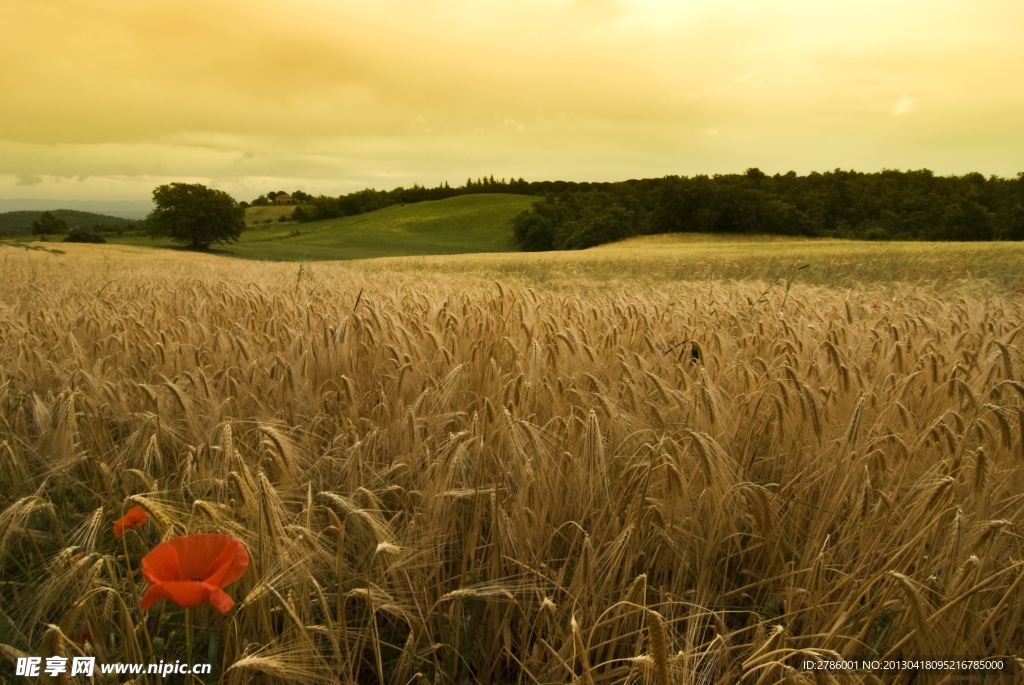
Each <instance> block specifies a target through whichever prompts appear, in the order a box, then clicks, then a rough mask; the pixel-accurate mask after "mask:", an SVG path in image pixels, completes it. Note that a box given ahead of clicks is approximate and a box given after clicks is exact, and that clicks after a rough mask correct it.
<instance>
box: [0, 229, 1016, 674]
mask: <svg viewBox="0 0 1024 685" xmlns="http://www.w3.org/2000/svg"><path fill="white" fill-rule="evenodd" d="M2 258H3V260H4V262H3V267H4V274H5V278H4V281H3V283H2V284H0V506H2V511H0V555H2V561H0V581H2V585H0V643H4V644H6V645H9V649H8V650H7V651H8V652H10V653H14V652H11V651H10V650H20V651H21V652H24V653H29V654H40V655H41V654H43V652H44V651H45V650H46V649H49V650H51V651H50V652H47V654H46V655H50V654H51V653H56V652H53V650H58V649H60V650H64V652H66V653H68V654H78V653H79V652H84V653H88V654H95V655H97V656H99V657H101V661H115V660H126V661H151V660H152V661H155V660H159V659H164V660H171V661H173V660H174V659H184V658H185V654H184V653H185V638H184V627H183V626H184V618H183V616H184V614H183V611H182V610H180V609H178V608H177V607H175V606H174V605H168V604H167V603H166V602H164V603H161V604H160V605H158V606H157V607H156V608H154V609H153V610H152V611H150V612H149V613H148V614H143V613H142V612H141V611H140V609H139V605H138V601H137V596H138V594H139V592H140V591H141V590H142V586H143V585H144V582H143V581H142V578H141V575H140V573H139V560H140V558H141V556H142V555H143V554H144V553H145V552H146V551H147V550H148V549H150V548H151V547H152V546H154V545H155V544H156V543H157V542H159V541H160V540H161V539H162V538H166V537H170V536H173V535H177V534H180V533H181V532H183V531H188V532H206V531H218V532H225V533H229V534H231V535H234V536H236V537H237V538H239V539H240V540H242V541H243V542H244V543H245V545H246V547H247V548H248V550H249V552H250V556H251V560H252V561H251V565H250V568H249V570H248V572H247V573H246V575H245V576H244V577H243V578H242V580H240V581H239V582H237V583H236V584H234V585H232V586H230V587H229V588H228V591H229V593H230V594H231V595H232V596H233V597H234V598H235V599H236V600H237V601H238V605H237V606H236V608H235V609H233V610H232V611H231V612H230V613H229V614H227V615H225V616H223V617H222V616H220V615H219V614H216V613H215V612H213V611H212V610H211V609H210V608H209V607H207V608H205V609H200V610H197V611H195V612H193V619H194V623H195V635H194V640H193V642H194V646H193V652H194V659H195V660H200V661H205V660H209V661H212V662H213V663H214V668H215V672H216V676H215V677H217V678H220V679H222V680H223V682H227V683H248V682H261V683H284V682H304V683H308V682H323V683H337V682H342V683H355V682H386V683H395V684H399V685H400V684H403V683H409V682H434V683H459V682H472V681H480V682H507V683H511V682H517V683H518V682H522V683H534V682H541V683H562V682H566V683H567V682H579V683H595V684H598V685H600V684H602V683H619V682H623V681H628V682H631V683H652V684H654V683H657V684H658V685H664V684H665V683H668V682H672V683H677V682H678V683H690V682H692V683H708V684H711V683H723V684H724V683H733V682H737V681H741V680H742V681H743V682H750V683H755V682H781V681H784V682H798V683H810V682H816V681H815V680H814V679H813V678H811V677H809V675H808V674H807V673H806V672H803V671H801V670H800V668H799V663H800V662H801V661H802V660H803V659H805V658H810V656H811V655H823V656H824V655H847V656H851V655H878V656H887V655H903V656H916V655H976V656H1006V657H1010V658H1011V660H1012V658H1013V657H1016V658H1018V659H1019V658H1020V657H1021V656H1024V653H1022V652H1021V645H1024V586H1022V581H1024V544H1022V539H1021V530H1022V524H1024V506H1022V504H1024V421H1022V417H1024V379H1022V376H1021V373H1022V369H1024V359H1022V354H1021V349H1022V342H1024V338H1022V337H1021V336H1022V325H1024V307H1022V305H1021V302H1020V300H1019V299H1015V298H1013V297H1010V296H1005V295H1001V294H988V293H986V292H985V291H984V290H982V289H980V288H972V285H971V283H970V282H965V283H963V284H961V285H960V286H958V287H957V289H955V290H945V291H944V292H943V293H942V294H941V296H940V295H938V294H936V293H935V291H933V290H931V289H928V288H921V287H914V286H911V285H895V286H889V287H887V288H886V289H885V293H886V295H885V299H882V298H881V297H880V296H879V292H881V291H878V292H876V291H868V292H860V293H858V294H857V295H856V296H853V295H852V294H851V293H850V292H847V291H839V290H835V289H829V288H826V287H823V286H817V285H800V284H798V285H796V286H794V287H793V289H792V291H790V292H789V293H788V296H787V297H786V299H785V305H784V306H783V305H782V301H783V294H782V293H781V292H775V291H770V292H769V296H768V298H767V299H766V301H765V302H764V303H763V304H761V305H759V306H756V307H751V306H750V305H749V304H748V302H749V301H751V300H753V301H756V300H757V299H758V298H759V296H760V294H761V293H762V291H764V290H765V288H766V284H765V283H764V282H759V281H752V282H740V283H732V284H726V283H722V282H717V281H714V282H710V283H709V282H706V281H705V282H695V283H690V282H664V283H662V284H660V285H659V287H658V288H657V289H653V288H649V287H640V286H636V285H630V283H629V282H626V283H625V284H624V285H623V287H621V288H620V289H618V290H617V291H614V292H613V291H610V290H609V289H608V288H603V289H601V288H593V289H592V288H589V287H585V285H586V284H581V286H580V288H579V290H578V291H577V292H572V291H567V290H566V289H565V288H564V287H562V288H561V289H559V290H550V289H543V288H531V287H527V286H526V285H524V284H523V283H519V282H516V281H515V280H514V279H510V280H508V281H503V282H501V283H495V282H493V281H488V280H483V279H481V278H477V277H474V276H470V275H454V274H444V273H426V272H423V271H419V270H417V271H403V270H393V271H383V270H379V269H377V268H376V267H375V268H374V269H373V270H362V271H359V270H351V269H348V268H344V267H341V266H333V265H324V264H318V265H316V266H315V270H314V271H310V270H309V269H307V268H304V269H302V270H299V271H298V273H296V269H295V267H294V266H289V265H265V264H253V263H243V262H229V261H220V260H216V259H212V258H202V257H191V256H190V257H189V259H188V261H186V260H185V259H182V258H181V257H179V256H177V255H173V256H171V257H166V256H165V257H161V258H160V259H161V261H157V260H155V259H150V258H148V257H142V256H139V255H133V254H131V253H130V252H125V251H121V252H118V251H101V250H88V249H82V250H76V249H74V248H71V249H70V250H69V253H68V254H67V255H51V254H40V253H21V252H18V253H15V252H14V251H13V250H10V251H8V252H7V253H5V254H4V255H2ZM361 290H362V297H361V299H360V301H359V304H358V306H357V307H356V306H355V305H356V299H357V294H358V293H359V292H360V291H361ZM748 298H749V299H748ZM873 302H879V303H880V304H879V307H878V308H874V307H873V306H872V304H871V303H873ZM353 307H355V310H354V311H353ZM684 341H693V342H695V343H696V345H697V348H698V350H699V353H700V361H699V363H693V362H692V361H691V359H692V356H691V351H690V350H691V344H692V343H688V344H686V345H678V344H679V343H682V342H684ZM135 504H141V505H142V506H144V507H145V508H146V509H147V510H148V511H149V512H150V513H151V514H152V518H151V519H150V522H149V523H148V524H146V526H144V527H143V528H140V529H138V530H133V531H131V532H130V533H129V534H128V535H126V537H125V540H124V544H122V541H119V540H116V539H115V538H114V537H113V536H112V534H111V532H110V529H111V523H112V521H113V520H114V519H116V518H117V517H119V516H120V515H121V514H122V513H123V512H124V511H125V510H126V509H128V508H129V507H131V506H134V505H135ZM1016 663H1017V665H1016V666H1014V668H1017V669H1018V670H1017V672H1016V673H1017V675H1016V676H1013V675H1007V676H1006V680H1005V682H1012V680H1011V679H1012V678H1013V677H1018V678H1020V677H1021V673H1022V671H1020V670H1019V669H1020V666H1019V664H1020V663H1021V662H1020V661H1017V662H1016ZM3 668H7V666H0V669H3ZM4 673H5V671H3V670H0V676H2V675H3V674H4ZM1008 673H1009V671H1008ZM861 679H862V680H863V681H865V682H874V680H873V676H864V675H862V676H861Z"/></svg>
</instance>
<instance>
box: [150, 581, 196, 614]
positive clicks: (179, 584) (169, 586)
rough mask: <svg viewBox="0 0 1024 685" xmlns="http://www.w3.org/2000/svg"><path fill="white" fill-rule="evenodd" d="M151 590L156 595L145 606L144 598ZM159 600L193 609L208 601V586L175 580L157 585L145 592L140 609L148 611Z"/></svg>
mask: <svg viewBox="0 0 1024 685" xmlns="http://www.w3.org/2000/svg"><path fill="white" fill-rule="evenodd" d="M153 590H157V594H156V596H155V597H154V598H152V599H151V600H150V602H149V605H148V606H147V605H146V602H145V597H148V596H149V594H150V593H151V592H153ZM160 599H169V600H171V601H172V602H174V603H175V604H177V605H178V606H180V607H184V608H186V609H193V608H195V607H197V606H199V605H200V604H202V603H203V602H205V601H207V600H208V599H210V586H208V585H206V584H205V583H196V582H193V581H191V580H177V581H168V582H166V583H157V584H156V585H154V586H153V587H152V589H150V590H149V591H148V592H146V595H145V596H144V597H143V602H142V608H143V609H148V608H149V607H151V606H153V605H154V604H156V603H157V601H158V600H160Z"/></svg>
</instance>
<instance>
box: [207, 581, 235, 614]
mask: <svg viewBox="0 0 1024 685" xmlns="http://www.w3.org/2000/svg"><path fill="white" fill-rule="evenodd" d="M210 604H212V605H213V608H214V609H216V610H217V611H219V612H220V613H222V614H226V613H227V612H228V609H230V608H231V607H233V606H235V600H233V599H231V597H230V596H229V595H228V593H226V592H224V591H223V590H221V589H220V588H219V587H213V588H211V589H210Z"/></svg>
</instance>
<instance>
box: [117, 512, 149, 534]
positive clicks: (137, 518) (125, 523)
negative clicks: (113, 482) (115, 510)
mask: <svg viewBox="0 0 1024 685" xmlns="http://www.w3.org/2000/svg"><path fill="white" fill-rule="evenodd" d="M148 518H149V512H148V511H146V510H145V509H143V508H142V507H140V506H137V505H136V506H134V507H132V508H131V509H129V510H128V511H127V513H125V515H124V516H122V517H121V518H119V519H117V520H116V521H114V535H116V536H117V537H121V536H122V535H124V530H125V528H138V527H139V526H141V525H142V524H143V523H145V522H146V519H148Z"/></svg>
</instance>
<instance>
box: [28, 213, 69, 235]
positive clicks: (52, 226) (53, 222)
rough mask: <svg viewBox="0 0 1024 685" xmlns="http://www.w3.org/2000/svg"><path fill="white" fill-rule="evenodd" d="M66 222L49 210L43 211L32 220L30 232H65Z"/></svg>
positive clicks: (66, 229)
mask: <svg viewBox="0 0 1024 685" xmlns="http://www.w3.org/2000/svg"><path fill="white" fill-rule="evenodd" d="M67 232H68V223H67V222H66V221H64V220H63V219H58V218H57V217H55V216H54V215H53V214H50V213H49V212H43V213H42V215H41V216H40V217H39V218H38V219H36V220H35V221H33V222H32V233H33V234H34V235H47V234H53V233H67Z"/></svg>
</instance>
